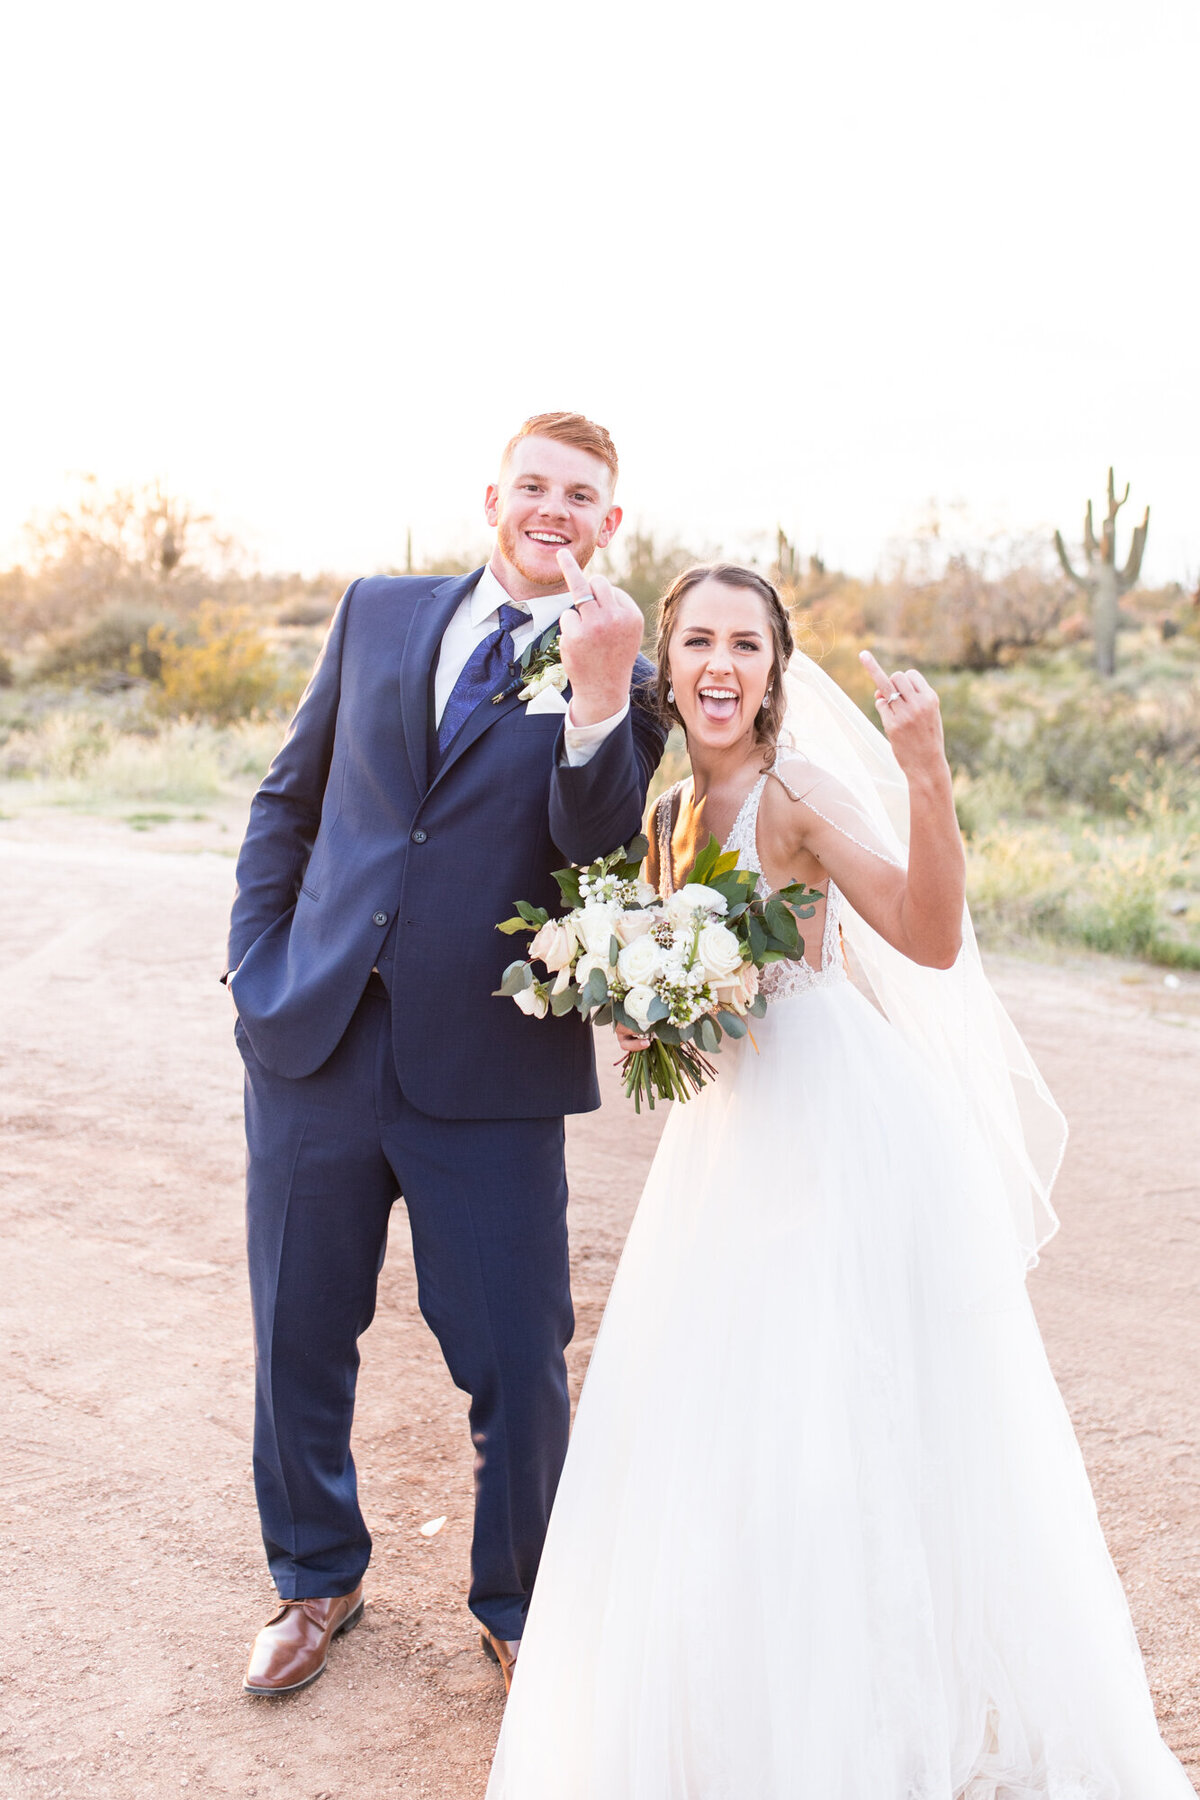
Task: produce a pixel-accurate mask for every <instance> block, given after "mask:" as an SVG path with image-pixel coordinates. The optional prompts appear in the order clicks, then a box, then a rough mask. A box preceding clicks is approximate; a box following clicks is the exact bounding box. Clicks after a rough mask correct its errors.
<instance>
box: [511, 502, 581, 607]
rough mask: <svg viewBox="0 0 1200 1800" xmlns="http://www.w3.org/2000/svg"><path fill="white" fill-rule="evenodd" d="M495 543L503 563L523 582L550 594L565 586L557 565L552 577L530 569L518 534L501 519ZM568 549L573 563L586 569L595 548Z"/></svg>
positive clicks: (573, 546) (546, 573)
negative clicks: (515, 572) (543, 589)
mask: <svg viewBox="0 0 1200 1800" xmlns="http://www.w3.org/2000/svg"><path fill="white" fill-rule="evenodd" d="M496 542H497V543H498V544H499V546H500V554H501V555H502V556H503V558H504V560H505V562H506V563H509V564H510V565H511V566H512V567H513V568H514V569H515V570H516V571H517V574H518V575H520V576H521V577H522V578H523V579H524V580H525V581H531V582H533V584H534V586H535V587H542V588H545V590H546V592H547V593H550V592H551V591H552V590H553V589H554V588H561V587H565V586H566V583H565V581H564V580H563V576H562V571H561V569H559V567H558V565H557V563H556V564H555V566H554V573H553V575H551V574H550V573H549V572H548V571H538V570H537V569H535V568H533V567H531V565H530V564H529V562H528V561H527V560H525V545H524V544H523V542H522V541H521V535H520V533H519V532H518V531H516V530H514V528H513V527H512V526H511V525H510V524H508V523H506V522H505V521H504V520H503V519H501V520H500V522H499V523H498V524H497V526H496ZM569 548H570V551H571V554H572V556H574V558H575V561H576V562H577V563H578V564H579V566H580V568H581V569H586V568H587V566H588V564H589V563H590V562H591V560H592V558H593V556H594V555H595V554H596V546H595V544H594V543H592V544H588V545H586V546H585V545H583V544H580V545H579V546H578V547H576V546H575V545H574V544H572V545H570V546H569Z"/></svg>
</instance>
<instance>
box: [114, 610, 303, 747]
mask: <svg viewBox="0 0 1200 1800" xmlns="http://www.w3.org/2000/svg"><path fill="white" fill-rule="evenodd" d="M148 647H149V650H150V653H151V654H152V655H155V656H157V657H158V659H159V665H160V666H159V686H158V688H157V690H156V692H155V695H154V705H155V707H156V710H158V711H159V712H162V713H165V714H167V715H168V716H169V717H172V718H184V717H186V718H198V719H212V720H214V721H215V722H216V723H218V724H229V723H230V722H231V721H232V720H234V719H245V718H248V717H249V716H250V715H251V714H253V713H257V712H262V711H264V710H266V709H267V708H268V707H270V706H272V705H275V706H278V705H283V704H286V702H287V699H288V698H289V697H290V696H288V695H287V694H285V692H284V682H283V679H282V675H281V671H280V668H279V665H278V663H277V662H276V660H275V657H274V656H273V655H272V653H271V649H270V646H269V645H268V644H267V643H266V642H265V641H264V639H263V637H262V634H261V632H260V631H259V629H258V627H257V625H256V624H255V623H254V620H253V618H252V617H251V615H250V614H249V612H248V611H247V610H246V609H245V608H244V607H223V606H219V605H217V604H216V602H215V601H211V600H207V601H205V602H204V604H203V605H202V606H201V608H200V611H199V613H198V614H197V618H196V630H195V638H194V641H192V642H187V641H185V640H182V639H181V638H180V637H179V636H178V635H177V634H176V633H175V632H174V631H171V630H168V629H167V628H166V627H164V626H156V627H154V628H153V630H152V631H151V633H150V636H149V640H148ZM297 691H298V690H297Z"/></svg>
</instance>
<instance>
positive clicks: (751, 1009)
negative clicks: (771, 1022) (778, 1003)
mask: <svg viewBox="0 0 1200 1800" xmlns="http://www.w3.org/2000/svg"><path fill="white" fill-rule="evenodd" d="M746 1011H747V1012H748V1013H753V1015H754V1017H755V1018H756V1019H762V1018H765V1017H766V1012H767V1002H766V999H765V998H764V996H763V995H762V994H755V996H754V998H753V1000H752V1001H751V1002H750V1004H749V1006H748V1007H747V1008H746Z"/></svg>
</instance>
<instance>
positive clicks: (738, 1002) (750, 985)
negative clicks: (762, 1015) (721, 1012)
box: [716, 963, 758, 1013]
mask: <svg viewBox="0 0 1200 1800" xmlns="http://www.w3.org/2000/svg"><path fill="white" fill-rule="evenodd" d="M757 993H758V970H757V969H756V968H755V966H754V964H753V963H745V964H743V966H742V968H741V969H740V970H739V972H738V974H737V975H736V976H735V977H734V979H733V980H732V981H722V982H719V983H718V984H717V988H716V996H717V1004H718V1005H719V1006H726V1007H728V1008H729V1010H730V1011H731V1012H735V1013H745V1011H746V1009H747V1007H748V1006H749V1005H750V1002H751V1001H752V1000H753V999H754V996H755V995H756V994H757Z"/></svg>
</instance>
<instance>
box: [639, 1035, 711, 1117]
mask: <svg viewBox="0 0 1200 1800" xmlns="http://www.w3.org/2000/svg"><path fill="white" fill-rule="evenodd" d="M716 1072H717V1071H716V1067H715V1065H714V1064H713V1063H711V1062H710V1061H709V1060H708V1058H707V1056H704V1055H702V1054H701V1052H700V1051H699V1050H697V1048H696V1046H695V1045H694V1044H664V1043H663V1042H662V1040H661V1038H653V1039H652V1040H651V1043H650V1047H649V1049H648V1050H631V1051H630V1052H629V1055H628V1056H627V1057H626V1058H625V1060H624V1062H623V1063H622V1064H621V1074H622V1075H623V1076H624V1079H625V1093H626V1095H627V1097H628V1098H629V1099H631V1100H632V1101H633V1110H634V1111H635V1112H638V1113H640V1112H641V1110H642V1101H643V1099H644V1100H645V1102H646V1105H647V1106H648V1107H649V1108H650V1111H651V1112H653V1111H654V1102H655V1097H656V1096H657V1098H658V1099H659V1100H689V1099H690V1098H691V1096H692V1094H698V1093H699V1092H700V1089H701V1088H702V1087H704V1086H705V1084H706V1083H707V1082H709V1081H711V1080H712V1079H713V1077H714V1076H715V1075H716Z"/></svg>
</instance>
